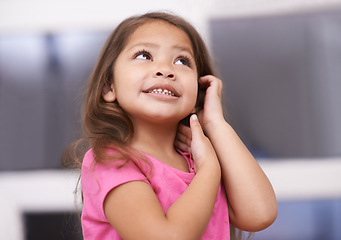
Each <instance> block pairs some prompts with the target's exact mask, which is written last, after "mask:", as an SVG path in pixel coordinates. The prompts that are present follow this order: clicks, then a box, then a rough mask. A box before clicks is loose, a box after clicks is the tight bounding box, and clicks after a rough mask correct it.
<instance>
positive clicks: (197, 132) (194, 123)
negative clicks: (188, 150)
mask: <svg viewBox="0 0 341 240" xmlns="http://www.w3.org/2000/svg"><path fill="white" fill-rule="evenodd" d="M190 125H191V132H192V139H196V138H201V137H202V136H203V135H204V132H203V130H202V128H201V125H200V123H199V120H198V116H197V115H196V114H193V115H192V116H191V119H190Z"/></svg>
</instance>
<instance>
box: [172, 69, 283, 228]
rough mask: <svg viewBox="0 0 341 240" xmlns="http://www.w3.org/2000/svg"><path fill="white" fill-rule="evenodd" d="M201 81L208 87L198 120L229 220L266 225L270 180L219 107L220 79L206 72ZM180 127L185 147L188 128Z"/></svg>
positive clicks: (273, 211) (271, 210)
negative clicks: (220, 183) (219, 172)
mask: <svg viewBox="0 0 341 240" xmlns="http://www.w3.org/2000/svg"><path fill="white" fill-rule="evenodd" d="M200 83H201V85H202V86H205V87H207V90H206V98H205V106H204V109H203V111H202V112H201V113H200V122H201V124H202V126H203V129H204V131H205V134H206V135H207V136H208V137H209V139H210V141H211V143H212V145H213V147H214V149H215V151H216V154H217V156H218V159H219V162H220V165H221V169H222V177H223V182H224V185H225V189H226V193H227V198H228V202H229V210H230V222H231V224H233V225H234V226H236V227H237V228H240V229H242V230H245V231H251V232H253V231H259V230H262V229H265V228H266V227H268V226H269V225H271V224H272V223H273V221H274V220H275V219H276V217H277V201H276V196H275V194H274V191H273V188H272V186H271V183H270V182H269V180H268V178H267V177H266V175H265V174H264V172H263V171H262V169H261V168H260V166H259V165H258V163H257V161H256V160H255V159H254V157H253V156H252V154H251V153H250V152H249V151H248V149H247V148H246V147H245V145H244V144H243V142H242V141H241V140H240V138H239V137H238V135H237V134H236V133H235V131H234V130H233V129H232V127H231V126H230V125H229V124H228V123H227V122H226V121H225V120H224V117H223V111H222V107H221V91H222V82H221V81H220V80H219V79H217V78H215V77H213V76H205V77H202V78H201V79H200ZM179 131H180V133H179V135H180V139H181V138H182V140H181V142H182V143H180V145H182V147H183V148H185V146H186V145H187V146H188V141H189V140H188V137H186V136H190V132H188V129H187V128H186V127H184V126H181V127H180V129H179ZM186 138H187V140H186ZM189 139H190V137H189ZM186 142H187V143H186ZM185 143H186V144H185ZM178 144H179V143H178Z"/></svg>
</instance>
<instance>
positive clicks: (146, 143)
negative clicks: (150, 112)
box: [131, 122, 178, 157]
mask: <svg viewBox="0 0 341 240" xmlns="http://www.w3.org/2000/svg"><path fill="white" fill-rule="evenodd" d="M177 127H178V124H177V123H176V124H174V123H173V124H154V123H153V124H151V123H146V122H139V124H134V137H133V140H132V144H131V145H132V147H133V148H135V149H136V150H139V151H142V152H144V153H146V154H149V155H151V156H153V157H159V156H167V155H168V156H170V155H172V154H174V153H175V152H176V151H175V149H174V139H175V136H176V132H177Z"/></svg>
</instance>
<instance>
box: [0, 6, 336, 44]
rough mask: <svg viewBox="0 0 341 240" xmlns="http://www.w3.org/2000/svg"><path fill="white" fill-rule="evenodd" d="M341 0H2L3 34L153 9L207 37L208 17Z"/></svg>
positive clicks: (81, 24) (102, 23)
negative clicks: (168, 13)
mask: <svg viewBox="0 0 341 240" xmlns="http://www.w3.org/2000/svg"><path fill="white" fill-rule="evenodd" d="M335 5H339V6H340V5H341V0H212V1H208V0H186V1H184V0H182V1H181V0H173V1H159V0H146V1H137V0H124V1H117V0H116V1H115V0H96V1H94V0H93V1H91V0H59V1H51V0H50V1H48V0H0V34H7V33H13V32H22V31H45V32H46V31H60V30H61V31H63V30H68V29H73V30H74V29H112V28H113V26H115V25H116V24H117V23H119V22H120V21H121V20H123V19H124V18H126V17H128V16H131V15H134V14H139V13H144V12H147V11H152V10H167V11H171V12H174V13H177V14H180V15H181V16H183V17H185V18H186V19H187V20H189V21H190V22H192V23H193V24H194V25H195V26H196V27H197V28H198V30H199V31H200V32H201V34H202V35H203V37H204V38H207V35H208V34H207V33H208V29H207V28H208V26H207V19H208V18H212V17H238V16H250V15H265V14H278V13H286V12H295V11H309V10H311V9H316V8H331V7H333V6H335Z"/></svg>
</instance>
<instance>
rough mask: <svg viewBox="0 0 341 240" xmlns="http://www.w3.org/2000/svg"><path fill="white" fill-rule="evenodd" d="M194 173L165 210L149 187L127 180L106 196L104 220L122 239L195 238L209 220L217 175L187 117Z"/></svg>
mask: <svg viewBox="0 0 341 240" xmlns="http://www.w3.org/2000/svg"><path fill="white" fill-rule="evenodd" d="M191 129H192V135H193V141H192V144H191V147H192V150H193V151H192V153H193V158H194V163H195V168H196V172H197V174H196V176H195V177H194V179H193V180H192V182H191V184H190V185H189V187H188V188H187V189H186V191H185V192H184V193H183V194H182V195H181V196H180V197H179V198H178V199H177V200H176V201H175V202H174V203H173V205H172V206H171V207H170V208H169V209H168V211H167V212H166V213H165V212H164V211H163V209H162V207H161V205H160V203H159V200H158V199H157V197H156V195H155V193H154V192H153V190H152V188H151V187H150V186H149V185H148V184H147V183H144V182H129V183H126V184H123V185H121V186H119V187H116V188H114V189H113V190H112V191H111V192H110V193H109V194H108V196H107V197H106V199H105V202H104V211H105V215H106V217H107V219H108V220H109V222H110V223H111V225H112V226H113V227H114V228H115V229H116V231H117V232H118V233H119V234H120V235H121V236H122V237H123V238H124V239H199V238H200V237H201V235H202V234H203V233H204V231H205V229H206V226H207V224H208V222H209V219H210V217H211V214H212V212H213V207H214V203H215V199H216V196H217V191H218V187H219V183H220V178H221V175H220V173H221V170H220V165H219V162H218V159H217V156H216V154H215V152H214V149H213V147H212V145H211V144H210V141H209V140H208V139H207V138H206V137H205V136H204V134H203V132H202V130H201V127H200V124H199V121H197V120H195V119H193V118H192V119H191Z"/></svg>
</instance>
